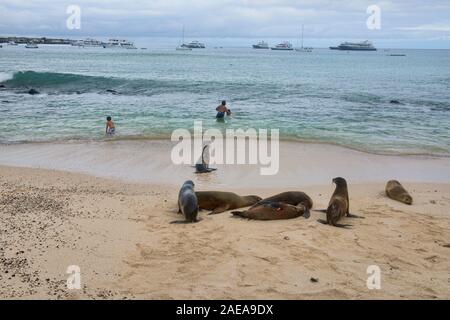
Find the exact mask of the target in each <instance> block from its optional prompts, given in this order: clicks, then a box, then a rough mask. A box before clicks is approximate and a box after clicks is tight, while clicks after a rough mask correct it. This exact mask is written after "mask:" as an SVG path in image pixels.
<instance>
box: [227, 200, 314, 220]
mask: <svg viewBox="0 0 450 320" xmlns="http://www.w3.org/2000/svg"><path fill="white" fill-rule="evenodd" d="M231 213H232V214H233V215H234V216H240V217H242V218H248V219H253V220H282V219H293V218H297V217H300V216H304V217H305V218H306V219H308V218H309V210H308V208H306V207H305V206H304V205H302V204H299V205H298V206H293V205H290V204H286V203H283V202H266V203H264V204H262V205H258V206H256V207H251V208H250V209H248V210H246V211H232V212H231Z"/></svg>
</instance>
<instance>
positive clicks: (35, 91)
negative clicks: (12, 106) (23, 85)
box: [28, 89, 39, 95]
mask: <svg viewBox="0 0 450 320" xmlns="http://www.w3.org/2000/svg"><path fill="white" fill-rule="evenodd" d="M28 94H31V95H35V94H39V91H37V90H36V89H30V90H28Z"/></svg>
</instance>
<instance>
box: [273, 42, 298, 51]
mask: <svg viewBox="0 0 450 320" xmlns="http://www.w3.org/2000/svg"><path fill="white" fill-rule="evenodd" d="M270 49H272V50H279V51H292V50H294V48H293V47H292V44H291V43H290V42H282V43H280V44H277V45H276V46H275V47H272V48H270Z"/></svg>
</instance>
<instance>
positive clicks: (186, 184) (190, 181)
mask: <svg viewBox="0 0 450 320" xmlns="http://www.w3.org/2000/svg"><path fill="white" fill-rule="evenodd" d="M183 185H184V186H191V187H194V186H195V184H194V181H192V180H187V181H186V182H185V183H184V184H183Z"/></svg>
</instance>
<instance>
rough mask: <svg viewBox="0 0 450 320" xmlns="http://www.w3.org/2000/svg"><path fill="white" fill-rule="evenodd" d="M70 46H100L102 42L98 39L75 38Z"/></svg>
mask: <svg viewBox="0 0 450 320" xmlns="http://www.w3.org/2000/svg"><path fill="white" fill-rule="evenodd" d="M72 46H77V47H102V46H103V43H102V42H101V41H99V40H95V39H91V38H86V39H85V40H77V41H75V42H73V43H72Z"/></svg>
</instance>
